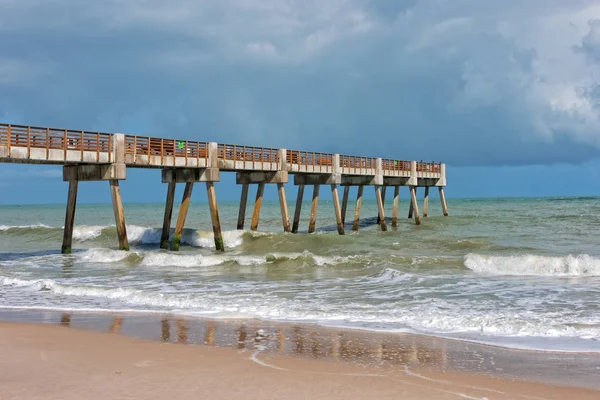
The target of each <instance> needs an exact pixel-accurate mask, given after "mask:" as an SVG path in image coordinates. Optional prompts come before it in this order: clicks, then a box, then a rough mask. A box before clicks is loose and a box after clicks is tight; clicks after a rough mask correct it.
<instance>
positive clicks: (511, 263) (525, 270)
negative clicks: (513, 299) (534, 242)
mask: <svg viewBox="0 0 600 400" xmlns="http://www.w3.org/2000/svg"><path fill="white" fill-rule="evenodd" d="M464 263H465V266H466V267H467V268H468V269H470V270H471V271H473V272H477V273H485V274H493V275H531V276H600V259H598V258H595V257H592V256H589V255H587V254H581V255H569V256H566V257H549V256H537V255H533V254H527V255H522V256H484V255H480V254H467V255H466V256H465V262H464Z"/></svg>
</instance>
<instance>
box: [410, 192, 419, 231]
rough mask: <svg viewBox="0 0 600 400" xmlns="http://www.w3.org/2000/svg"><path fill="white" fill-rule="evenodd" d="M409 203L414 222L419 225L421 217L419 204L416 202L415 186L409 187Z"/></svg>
mask: <svg viewBox="0 0 600 400" xmlns="http://www.w3.org/2000/svg"><path fill="white" fill-rule="evenodd" d="M410 203H411V206H412V210H413V211H414V213H415V224H416V225H421V218H420V217H419V204H418V203H417V188H416V187H415V186H411V187H410Z"/></svg>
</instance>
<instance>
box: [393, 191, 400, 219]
mask: <svg viewBox="0 0 600 400" xmlns="http://www.w3.org/2000/svg"><path fill="white" fill-rule="evenodd" d="M399 197H400V186H394V205H393V207H392V227H393V228H396V227H397V226H398V200H399Z"/></svg>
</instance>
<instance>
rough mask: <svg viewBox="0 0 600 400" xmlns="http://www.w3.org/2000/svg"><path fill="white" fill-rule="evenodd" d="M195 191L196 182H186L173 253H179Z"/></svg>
mask: <svg viewBox="0 0 600 400" xmlns="http://www.w3.org/2000/svg"><path fill="white" fill-rule="evenodd" d="M193 189H194V182H186V184H185V189H184V190H183V197H182V199H181V207H179V215H178V216H177V225H175V232H174V233H173V240H172V242H171V250H173V251H179V245H180V244H181V234H182V233H183V226H184V225H185V218H186V217H187V212H188V208H189V207H190V200H191V198H192V190H193Z"/></svg>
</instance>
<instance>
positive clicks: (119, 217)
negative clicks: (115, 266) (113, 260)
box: [109, 179, 129, 250]
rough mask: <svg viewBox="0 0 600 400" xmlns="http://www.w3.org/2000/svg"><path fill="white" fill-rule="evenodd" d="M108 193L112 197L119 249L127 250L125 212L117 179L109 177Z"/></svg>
mask: <svg viewBox="0 0 600 400" xmlns="http://www.w3.org/2000/svg"><path fill="white" fill-rule="evenodd" d="M109 184H110V194H111V197H112V205H113V212H114V214H115V224H116V226H117V236H118V237H119V249H120V250H129V241H128V240H127V228H126V227H125V213H124V212H123V203H122V201H121V189H120V188H119V181H118V180H116V179H111V180H110V181H109Z"/></svg>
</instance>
